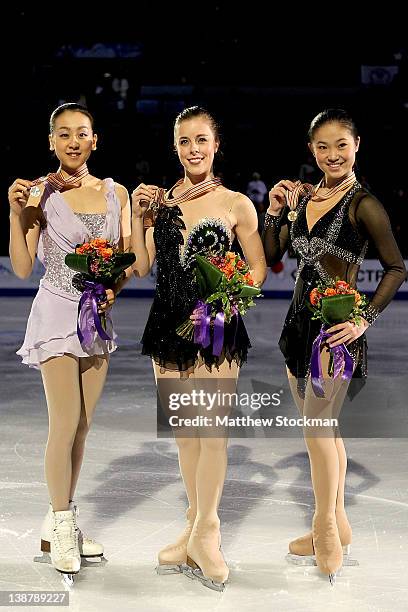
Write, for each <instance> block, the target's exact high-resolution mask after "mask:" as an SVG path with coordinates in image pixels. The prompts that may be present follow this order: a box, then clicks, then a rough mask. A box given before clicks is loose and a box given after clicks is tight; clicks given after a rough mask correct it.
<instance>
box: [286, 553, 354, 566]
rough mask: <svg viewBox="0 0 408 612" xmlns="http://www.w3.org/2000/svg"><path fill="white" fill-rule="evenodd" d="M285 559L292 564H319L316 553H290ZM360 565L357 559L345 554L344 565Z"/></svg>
mask: <svg viewBox="0 0 408 612" xmlns="http://www.w3.org/2000/svg"><path fill="white" fill-rule="evenodd" d="M285 559H286V561H287V562H288V563H290V564H291V565H302V566H309V567H310V566H313V565H316V566H317V563H316V557H315V556H314V555H293V554H292V553H288V554H287V555H286V557H285ZM358 565H360V564H359V562H358V561H357V559H352V558H351V557H350V556H349V555H343V566H344V567H357V566H358Z"/></svg>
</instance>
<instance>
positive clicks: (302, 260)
mask: <svg viewBox="0 0 408 612" xmlns="http://www.w3.org/2000/svg"><path fill="white" fill-rule="evenodd" d="M359 143H360V138H359V136H358V133H357V130H356V127H355V125H354V122H353V120H352V119H351V118H350V117H349V116H348V114H347V113H346V112H345V111H343V110H341V109H330V110H326V111H323V112H322V113H320V114H319V115H317V116H316V117H315V118H314V119H313V121H312V123H311V126H310V129H309V148H310V150H311V152H312V153H313V155H314V157H315V159H316V163H317V165H318V167H319V168H320V169H321V170H322V172H323V173H324V177H323V179H322V180H321V182H320V183H319V184H318V185H317V186H315V187H312V186H310V185H305V186H301V185H299V184H298V183H294V182H292V181H289V180H282V181H279V182H278V183H277V184H276V185H275V186H274V187H273V188H272V189H271V191H270V194H269V197H270V206H269V209H268V212H267V215H266V220H265V229H264V234H263V242H264V248H265V253H266V260H267V263H268V264H269V265H272V264H274V263H276V262H277V261H279V260H280V259H281V257H282V255H283V253H284V252H285V250H286V249H287V247H288V243H289V241H290V242H291V244H292V247H293V249H294V251H295V253H296V256H297V259H298V274H297V278H296V284H295V289H294V294H293V299H292V302H291V305H290V308H289V312H288V314H287V317H286V320H285V323H284V326H283V330H282V334H281V337H280V340H279V346H280V349H281V351H282V353H283V355H284V357H285V361H286V366H287V371H288V376H289V382H290V386H291V390H292V393H293V397H294V399H295V402H296V404H297V407H298V409H299V411H300V412H301V414H302V415H303V416H305V417H317V416H318V417H333V416H334V417H336V416H338V414H339V411H340V409H341V406H342V403H343V401H344V398H345V395H346V393H347V390H348V381H347V380H343V379H342V377H341V376H339V377H337V378H336V379H335V380H333V379H331V378H330V377H329V376H328V363H329V359H328V356H329V352H328V350H327V347H325V349H326V350H323V351H322V353H321V361H322V368H323V373H324V376H325V378H326V380H325V383H324V384H325V390H326V398H321V397H316V395H315V394H314V391H313V388H312V385H311V381H310V376H309V374H310V372H309V369H310V360H311V353H312V344H313V341H314V340H315V338H316V337H317V336H318V335H319V331H320V327H321V322H320V321H319V320H313V319H312V318H311V313H310V310H309V308H308V302H309V300H310V292H311V290H312V289H313V288H314V287H316V286H317V285H318V284H319V283H321V282H323V283H327V284H330V283H332V282H334V281H335V280H336V279H337V278H339V279H341V280H343V281H346V282H347V283H349V285H350V286H351V287H352V288H355V287H356V281H357V274H358V270H359V266H360V265H361V263H362V261H363V259H364V256H365V253H366V250H367V245H368V241H369V240H371V241H372V242H373V244H374V246H375V248H376V250H377V252H378V258H379V260H380V262H381V264H382V266H383V268H384V276H383V278H382V279H381V281H380V283H379V285H378V287H377V289H376V291H375V293H374V295H373V297H372V299H371V300H370V301H369V303H368V305H367V306H366V308H365V310H364V316H363V317H362V319H361V323H360V325H356V324H354V323H351V322H349V321H346V322H344V323H341V324H338V325H335V326H332V327H331V328H330V329H328V330H327V331H328V332H329V333H330V334H331V337H330V339H329V340H328V343H329V346H330V347H335V346H339V345H340V344H342V343H344V344H345V345H346V346H347V349H348V351H349V353H350V354H351V356H352V358H353V366H354V370H353V384H354V383H357V388H358V385H359V384H362V383H363V382H364V377H365V376H366V374H367V343H366V338H365V331H366V329H367V328H368V326H369V325H371V324H372V323H373V322H374V320H375V319H376V317H377V316H378V314H379V313H380V312H381V311H382V310H383V309H384V308H385V307H386V305H387V304H388V303H389V302H390V301H391V300H392V298H393V297H394V295H395V293H396V291H397V290H398V288H399V286H400V285H401V283H402V282H403V281H404V279H405V278H406V270H405V266H404V262H403V259H402V257H401V254H400V252H399V249H398V247H397V244H396V242H395V239H394V236H393V234H392V231H391V226H390V221H389V218H388V215H387V213H386V212H385V210H384V208H383V206H382V205H381V204H380V202H379V201H378V200H377V199H376V198H374V197H373V196H372V195H371V194H370V193H369V192H368V191H366V190H365V189H364V188H363V187H362V186H361V185H360V184H359V182H358V181H357V179H356V177H355V175H354V172H353V167H354V163H355V157H356V153H357V151H358V148H359ZM287 203H288V205H287ZM350 391H351V389H349V392H350ZM355 391H356V388H354V390H353V393H354V392H355ZM304 435H305V440H306V445H307V450H308V454H309V459H310V465H311V476H312V483H313V489H314V495H315V513H314V517H313V526H312V532H310V533H308V534H306V535H305V536H302V537H300V538H298V539H296V540H294V541H293V542H291V543H290V545H289V551H290V553H291V557H292V558H293V560H295V562H298V563H300V562H302V559H301V557H307V556H313V559H314V560H315V561H316V563H317V565H318V566H319V568H320V570H321V571H322V572H323V573H324V574H327V575H329V578H330V581H331V582H333V580H334V576H335V573H336V571H337V570H338V569H339V568H340V567H341V565H342V563H343V552H345V553H348V552H349V546H350V543H351V527H350V524H349V522H348V520H347V516H346V513H345V510H344V485H345V476H346V469H347V456H346V451H345V448H344V443H343V440H342V439H341V437H340V435H339V431H338V429H334V430H331V431H330V432H329V433H328V432H327V428H325V431H324V432H323V430H319V429H318V428H314V429H311V428H309V427H307V428H305V429H304ZM344 562H346V560H344Z"/></svg>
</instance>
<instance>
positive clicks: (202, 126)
mask: <svg viewBox="0 0 408 612" xmlns="http://www.w3.org/2000/svg"><path fill="white" fill-rule="evenodd" d="M174 144H175V148H176V150H177V154H178V157H179V159H180V162H181V164H182V166H183V168H184V178H183V179H181V180H180V181H178V182H177V183H176V184H175V185H174V187H172V188H171V189H170V190H169V191H168V192H166V193H165V192H164V190H162V189H158V187H157V186H155V185H144V184H141V185H139V186H138V187H137V188H136V189H135V190H134V192H133V195H132V201H133V213H132V217H133V233H132V244H133V250H134V252H135V253H136V257H137V261H136V264H135V265H134V270H135V274H136V275H137V276H144V275H146V274H147V273H148V272H149V270H150V268H151V266H152V264H153V261H154V259H155V258H156V260H157V285H156V295H155V298H154V301H153V305H152V308H151V311H150V315H149V319H148V321H147V324H146V329H145V332H144V334H143V339H142V346H143V354H145V355H150V356H151V357H152V360H153V367H154V372H155V377H156V383H157V385H158V390H159V395H160V394H161V390H163V389H164V388H165V387H166V385H167V387H166V388H168V387H169V385H170V387H171V391H172V392H177V393H189V394H190V393H192V391H194V390H195V391H200V390H202V389H203V388H205V389H206V390H208V388H212V390H213V391H215V390H216V388H217V387H218V388H220V387H221V388H222V391H223V392H234V391H235V387H236V380H237V377H238V372H239V368H240V366H241V365H242V363H243V362H244V361H245V360H246V357H247V351H248V348H249V347H250V342H249V338H248V335H247V333H246V330H245V326H244V324H243V322H242V320H241V318H240V316H238V317H233V320H232V321H231V323H229V324H226V325H225V328H224V332H225V333H224V341H223V345H222V350H221V351H220V352H219V353H218V351H217V350H215V349H214V343H213V342H211V344H210V345H209V346H207V347H206V348H202V347H200V345H199V344H196V343H194V342H193V341H190V340H187V339H185V338H182V337H181V336H179V335H178V334H177V333H176V328H177V327H178V326H179V325H180V324H181V323H183V322H184V321H185V320H186V319H188V318H189V317H190V316H191V318H192V319H193V320H196V319H198V318H199V317H200V316H201V314H200V312H199V311H198V310H194V309H195V306H196V304H197V301H198V298H199V295H198V291H197V286H196V282H195V276H194V268H195V257H194V255H196V254H201V255H204V256H205V255H206V254H209V253H212V254H222V253H225V252H226V251H229V250H230V249H231V245H232V241H233V238H234V237H235V236H236V237H237V238H238V240H239V242H240V244H241V246H242V249H243V251H244V254H245V258H246V260H247V262H248V265H249V267H250V269H251V272H252V277H253V279H254V282H255V284H257V285H261V284H262V282H263V281H264V278H265V276H266V265H265V257H264V253H263V248H262V242H261V239H260V237H259V234H258V232H257V215H256V211H255V209H254V206H253V204H252V202H251V201H250V200H249V199H248V198H247V197H246V196H244V195H242V194H241V193H237V192H234V191H230V190H229V189H227V188H225V187H223V186H222V185H221V181H220V180H219V179H217V178H214V175H213V169H212V167H213V160H214V155H215V154H216V152H217V150H218V148H219V144H220V142H219V133H218V128H217V125H216V123H215V121H214V119H213V117H212V116H211V115H210V114H209V113H208V112H207V111H206V110H204V109H201V108H199V107H191V108H188V109H185V110H184V111H183V112H182V113H181V114H180V115H179V116H178V117H177V119H176V122H175V126H174ZM152 203H153V207H155V208H156V213H155V221H154V226H153V227H149V228H148V229H147V231H146V232H144V225H145V226H146V225H148V223H146V218H147V216H148V215H146V212H147V208H148V206H149V205H151V204H152ZM150 208H151V207H150ZM148 214H149V213H148ZM143 217H145V223H144V221H143ZM193 311H194V314H193ZM204 412H205V408H204ZM177 414H178V415H180V411H179V412H178V413H177ZM187 416H192V415H191V414H190V415H187ZM226 437H227V436H226V433H225V432H221V433H218V435H217V434H216V435H215V436H214V437H212V436H209V435H200V433H199V432H197V431H196V432H195V433H194V431H193V429H192V428H191V427H185V428H180V427H178V428H177V432H176V441H177V445H178V453H179V463H180V471H181V474H182V477H183V481H184V485H185V488H186V492H187V497H188V502H189V508H188V510H187V526H186V529H185V531H184V532H183V534H182V535H181V536H180V538H179V539H178V540H177V541H176V542H175V543H174V544H170V545H168V546H166V547H165V548H164V549H163V550H161V551H160V553H159V566H158V571H159V573H172V572H180V571H183V568H186V564H187V565H188V566H189V568H190V569H187V571H188V572H189V573H190V576H193V575H194V576H195V577H197V578H199V579H200V580H201V581H202V582H203V584H205V585H206V586H208V587H210V588H213V589H217V590H222V589H223V588H224V584H225V581H226V580H227V578H228V567H227V565H226V563H225V560H224V559H223V556H222V554H221V552H220V521H219V518H218V514H217V509H218V504H219V500H220V497H221V494H222V488H223V484H224V479H225V472H226V467H227V440H226ZM193 570H194V572H193Z"/></svg>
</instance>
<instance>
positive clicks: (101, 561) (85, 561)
mask: <svg viewBox="0 0 408 612" xmlns="http://www.w3.org/2000/svg"><path fill="white" fill-rule="evenodd" d="M107 562H108V560H107V559H106V557H104V556H103V555H98V556H95V557H83V556H82V555H81V567H104V566H105V565H106V564H107Z"/></svg>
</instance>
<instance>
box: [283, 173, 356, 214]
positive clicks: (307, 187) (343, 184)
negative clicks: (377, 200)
mask: <svg viewBox="0 0 408 612" xmlns="http://www.w3.org/2000/svg"><path fill="white" fill-rule="evenodd" d="M323 181H324V177H323V178H322V179H321V181H319V183H318V184H317V185H316V186H314V185H311V184H310V183H301V181H296V183H295V188H294V190H293V191H288V192H287V195H286V199H287V203H288V206H289V208H290V211H289V213H288V219H289V221H295V220H296V219H297V215H298V214H297V211H296V210H295V209H296V207H297V203H298V201H299V198H300V197H302V196H305V195H308V194H311V199H312V200H313V201H314V202H324V201H325V200H329V199H330V198H332V197H333V196H335V195H336V194H338V193H340V192H341V191H347V190H348V189H350V187H351V186H352V185H353V184H354V183H355V181H356V175H355V174H354V172H352V173H351V174H350V175H349V176H347V177H346V178H344V179H343V180H342V181H340V183H338V184H337V185H335V186H334V187H332V188H331V189H329V190H328V191H327V192H326V193H325V194H319V195H317V191H318V190H319V189H320V187H322V183H323Z"/></svg>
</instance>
